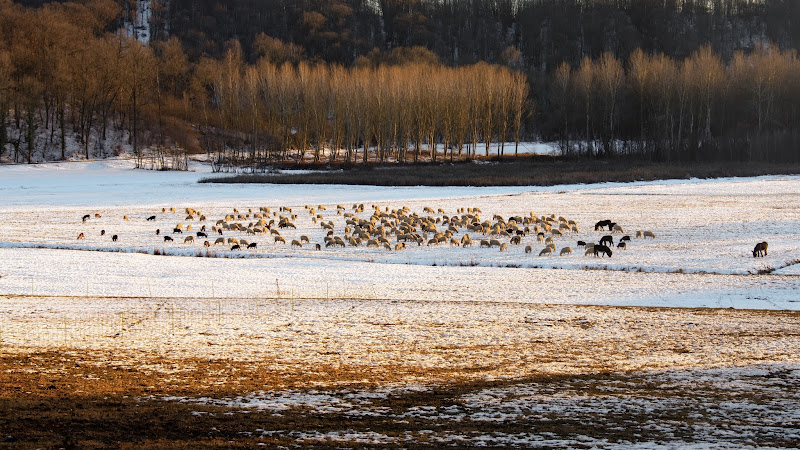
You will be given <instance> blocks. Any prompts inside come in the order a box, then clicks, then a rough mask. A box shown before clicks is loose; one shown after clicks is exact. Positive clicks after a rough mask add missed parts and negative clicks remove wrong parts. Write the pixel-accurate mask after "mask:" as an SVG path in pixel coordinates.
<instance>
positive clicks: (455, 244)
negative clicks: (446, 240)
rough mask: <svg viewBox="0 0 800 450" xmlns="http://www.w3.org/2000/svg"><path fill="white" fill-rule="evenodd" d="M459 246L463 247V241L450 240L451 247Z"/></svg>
mask: <svg viewBox="0 0 800 450" xmlns="http://www.w3.org/2000/svg"><path fill="white" fill-rule="evenodd" d="M459 245H461V241H459V240H458V239H456V238H450V246H451V247H458V246H459Z"/></svg>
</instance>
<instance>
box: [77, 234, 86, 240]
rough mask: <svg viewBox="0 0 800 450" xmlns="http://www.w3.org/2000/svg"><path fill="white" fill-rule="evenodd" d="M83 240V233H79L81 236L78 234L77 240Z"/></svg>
mask: <svg viewBox="0 0 800 450" xmlns="http://www.w3.org/2000/svg"><path fill="white" fill-rule="evenodd" d="M85 238H86V236H84V235H83V233H81V234H79V235H78V239H79V240H80V239H85Z"/></svg>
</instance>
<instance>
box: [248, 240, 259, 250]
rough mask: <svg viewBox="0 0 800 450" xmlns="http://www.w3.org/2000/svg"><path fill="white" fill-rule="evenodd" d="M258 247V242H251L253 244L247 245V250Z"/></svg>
mask: <svg viewBox="0 0 800 450" xmlns="http://www.w3.org/2000/svg"><path fill="white" fill-rule="evenodd" d="M256 247H258V242H251V243H249V244H247V248H248V249H251V248H256Z"/></svg>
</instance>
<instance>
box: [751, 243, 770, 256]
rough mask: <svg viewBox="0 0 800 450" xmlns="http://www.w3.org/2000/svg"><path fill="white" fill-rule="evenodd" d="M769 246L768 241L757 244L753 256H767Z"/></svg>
mask: <svg viewBox="0 0 800 450" xmlns="http://www.w3.org/2000/svg"><path fill="white" fill-rule="evenodd" d="M767 246H768V244H767V242H766V241H764V242H759V243H758V244H756V246H755V248H754V249H753V258H756V257H759V256H767Z"/></svg>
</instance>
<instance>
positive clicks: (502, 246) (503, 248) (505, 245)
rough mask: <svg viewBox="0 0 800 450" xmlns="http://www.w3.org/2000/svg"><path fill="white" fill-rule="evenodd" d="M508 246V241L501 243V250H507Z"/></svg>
mask: <svg viewBox="0 0 800 450" xmlns="http://www.w3.org/2000/svg"><path fill="white" fill-rule="evenodd" d="M507 248H508V242H503V244H502V245H500V251H501V252H504V251H506V249H507Z"/></svg>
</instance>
